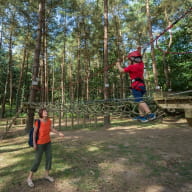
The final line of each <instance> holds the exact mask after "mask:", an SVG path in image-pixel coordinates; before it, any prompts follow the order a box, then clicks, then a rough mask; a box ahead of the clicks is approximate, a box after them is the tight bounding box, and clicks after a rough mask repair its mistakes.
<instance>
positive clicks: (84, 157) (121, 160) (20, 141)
mask: <svg viewBox="0 0 192 192" xmlns="http://www.w3.org/2000/svg"><path fill="white" fill-rule="evenodd" d="M63 129H64V128H63ZM64 134H65V138H64V139H62V138H59V137H57V136H56V135H52V152H53V165H52V171H51V176H53V177H54V178H55V182H54V183H49V182H48V181H46V180H45V179H44V178H43V175H44V162H45V159H44V158H43V160H42V163H41V165H40V168H39V170H38V172H37V173H36V174H35V175H34V184H35V187H34V188H29V187H28V186H27V183H26V178H27V175H28V172H29V170H30V167H31V165H32V161H33V159H34V151H33V149H32V148H29V147H28V145H27V137H28V136H27V135H26V134H24V133H23V134H22V132H19V133H18V132H16V131H14V130H13V132H12V136H9V137H8V138H7V139H4V140H1V142H0V191H1V192H192V150H191V144H192V128H190V127H189V125H188V124H187V123H186V120H185V119H184V118H180V117H166V118H164V119H163V120H156V121H153V122H149V123H145V124H141V123H139V122H137V121H133V120H130V119H121V120H120V119H119V120H118V119H116V120H113V121H112V124H111V126H110V127H109V128H103V127H100V128H97V129H96V128H90V129H89V128H84V129H83V128H81V129H76V130H65V129H64Z"/></svg>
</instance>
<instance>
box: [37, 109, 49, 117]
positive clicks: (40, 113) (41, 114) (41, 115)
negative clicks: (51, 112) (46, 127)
mask: <svg viewBox="0 0 192 192" xmlns="http://www.w3.org/2000/svg"><path fill="white" fill-rule="evenodd" d="M43 111H47V109H46V108H41V109H39V112H38V113H39V117H40V118H43Z"/></svg>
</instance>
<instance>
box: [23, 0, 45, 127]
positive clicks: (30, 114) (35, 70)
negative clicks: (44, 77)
mask: <svg viewBox="0 0 192 192" xmlns="http://www.w3.org/2000/svg"><path fill="white" fill-rule="evenodd" d="M44 11H45V0H40V2H39V19H38V31H37V39H36V46H35V54H34V62H33V66H32V85H31V89H30V95H29V103H32V102H36V92H37V90H38V81H39V80H38V77H39V63H40V62H39V60H40V52H41V36H42V27H43V22H44V20H43V18H44V17H43V15H44ZM34 113H35V109H34V108H31V107H29V109H28V120H27V127H26V130H27V131H28V130H29V129H30V128H31V127H33V120H34Z"/></svg>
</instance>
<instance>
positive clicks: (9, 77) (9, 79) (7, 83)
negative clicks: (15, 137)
mask: <svg viewBox="0 0 192 192" xmlns="http://www.w3.org/2000/svg"><path fill="white" fill-rule="evenodd" d="M11 70H12V31H11V33H10V37H9V62H8V68H7V76H6V81H5V87H4V94H3V98H2V102H1V118H3V117H4V116H5V104H6V99H7V91H8V86H9V104H10V105H11V104H12V71H11Z"/></svg>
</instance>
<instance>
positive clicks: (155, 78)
mask: <svg viewBox="0 0 192 192" xmlns="http://www.w3.org/2000/svg"><path fill="white" fill-rule="evenodd" d="M146 11H147V22H148V32H149V37H150V42H151V58H152V67H153V74H154V82H155V88H156V89H158V88H159V87H158V85H159V82H158V72H157V63H156V59H155V48H154V43H153V32H152V23H151V14H150V6H149V0H146Z"/></svg>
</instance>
